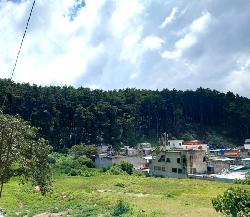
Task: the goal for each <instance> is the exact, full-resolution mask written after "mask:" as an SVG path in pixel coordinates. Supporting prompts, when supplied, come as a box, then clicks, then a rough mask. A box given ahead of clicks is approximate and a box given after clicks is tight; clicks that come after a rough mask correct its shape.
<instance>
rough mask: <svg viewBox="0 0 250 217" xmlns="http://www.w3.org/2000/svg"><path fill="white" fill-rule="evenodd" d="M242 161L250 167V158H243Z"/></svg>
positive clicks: (245, 165)
mask: <svg viewBox="0 0 250 217" xmlns="http://www.w3.org/2000/svg"><path fill="white" fill-rule="evenodd" d="M242 162H243V166H244V167H246V168H250V158H245V159H242Z"/></svg>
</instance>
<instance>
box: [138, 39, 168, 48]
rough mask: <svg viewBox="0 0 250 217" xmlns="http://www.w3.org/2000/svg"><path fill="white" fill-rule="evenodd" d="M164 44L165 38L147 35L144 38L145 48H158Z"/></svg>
mask: <svg viewBox="0 0 250 217" xmlns="http://www.w3.org/2000/svg"><path fill="white" fill-rule="evenodd" d="M162 44H164V40H163V39H162V38H160V37H157V36H147V37H146V38H144V40H143V45H144V46H145V48H147V49H150V50H155V49H156V50H158V49H160V48H161V47H162Z"/></svg>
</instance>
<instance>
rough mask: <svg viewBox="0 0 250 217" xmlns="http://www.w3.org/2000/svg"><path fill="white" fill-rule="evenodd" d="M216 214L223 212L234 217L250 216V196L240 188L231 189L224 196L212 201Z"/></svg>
mask: <svg viewBox="0 0 250 217" xmlns="http://www.w3.org/2000/svg"><path fill="white" fill-rule="evenodd" d="M212 204H213V207H214V209H215V210H216V212H221V213H223V214H225V215H230V216H232V217H237V216H241V217H244V216H245V217H247V216H250V194H249V193H248V192H247V191H246V190H244V189H240V188H235V189H234V188H229V189H227V190H226V191H225V192H224V194H223V195H219V196H217V197H216V198H214V199H212Z"/></svg>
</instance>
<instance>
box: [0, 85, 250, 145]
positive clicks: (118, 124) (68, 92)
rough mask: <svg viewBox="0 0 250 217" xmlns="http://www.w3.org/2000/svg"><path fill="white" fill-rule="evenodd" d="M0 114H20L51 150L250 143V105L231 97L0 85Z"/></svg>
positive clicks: (209, 93)
mask: <svg viewBox="0 0 250 217" xmlns="http://www.w3.org/2000/svg"><path fill="white" fill-rule="evenodd" d="M5 95H7V99H6V102H5V106H4V112H5V113H8V114H13V115H14V114H19V115H21V117H23V118H24V119H26V120H29V121H31V123H32V124H33V125H34V126H36V127H40V133H41V135H42V136H44V137H45V138H47V139H48V140H49V141H50V142H51V144H52V145H53V146H54V147H55V149H63V148H67V147H70V146H72V145H74V144H79V143H87V144H91V143H92V144H93V143H95V144H97V143H100V142H103V143H109V144H113V145H116V146H118V145H119V144H121V142H122V143H123V144H128V145H134V144H136V143H137V142H139V141H151V142H152V141H153V142H156V141H157V140H158V136H159V135H160V133H162V132H168V133H169V135H170V137H171V138H183V139H203V140H205V141H206V142H209V143H212V144H224V145H225V144H227V143H228V142H236V143H235V144H237V145H240V144H243V141H244V139H245V138H249V137H250V129H249V128H250V100H249V99H247V98H243V97H239V96H238V95H234V94H233V93H231V92H228V93H226V94H224V93H220V92H218V91H215V90H210V89H202V88H199V89H197V90H196V91H191V90H188V91H177V90H171V91H170V90H167V89H164V90H162V91H158V90H157V91H152V90H138V89H125V90H113V91H102V90H90V89H89V88H83V87H81V88H78V89H75V88H73V87H66V86H64V87H55V86H51V87H41V86H36V85H32V86H31V85H29V84H16V83H13V82H11V81H10V80H0V102H1V103H2V102H3V100H4V96H5Z"/></svg>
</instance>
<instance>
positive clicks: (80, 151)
mask: <svg viewBox="0 0 250 217" xmlns="http://www.w3.org/2000/svg"><path fill="white" fill-rule="evenodd" d="M97 153H98V148H97V147H96V146H95V145H84V144H80V145H74V146H72V147H71V148H70V150H69V154H70V155H71V156H73V157H74V158H79V157H81V156H87V157H88V158H90V157H91V156H92V155H95V154H97Z"/></svg>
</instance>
